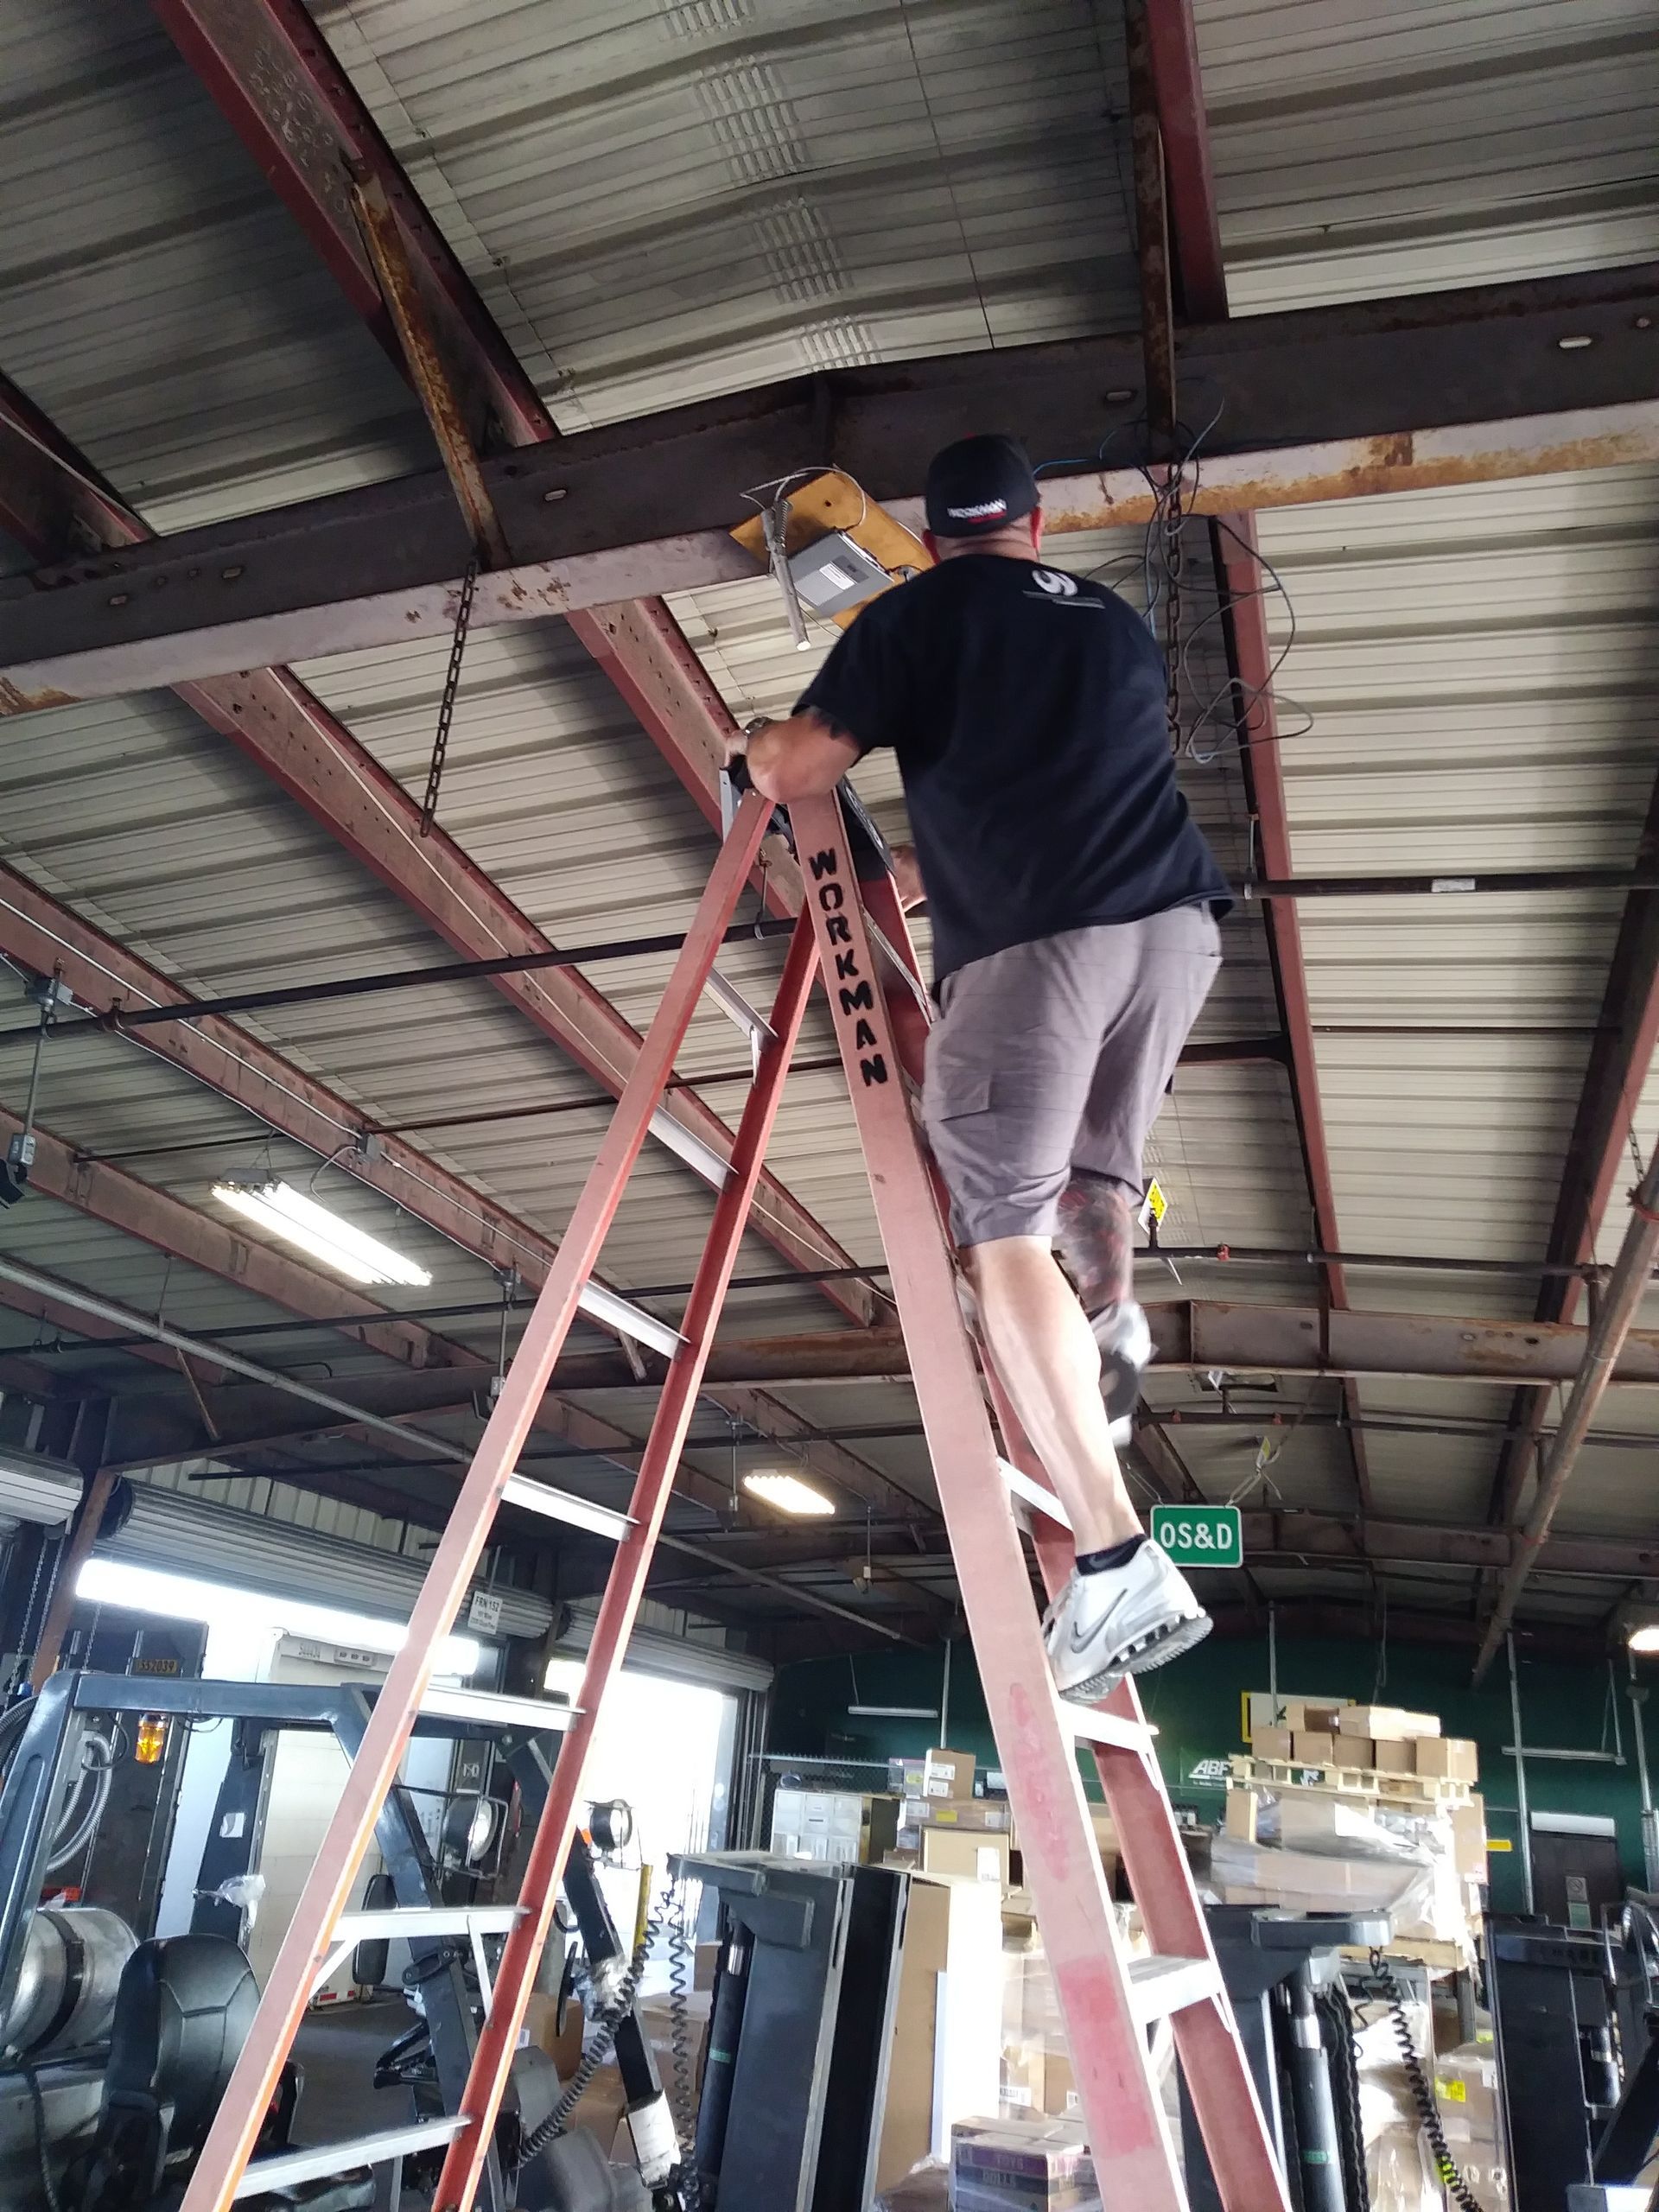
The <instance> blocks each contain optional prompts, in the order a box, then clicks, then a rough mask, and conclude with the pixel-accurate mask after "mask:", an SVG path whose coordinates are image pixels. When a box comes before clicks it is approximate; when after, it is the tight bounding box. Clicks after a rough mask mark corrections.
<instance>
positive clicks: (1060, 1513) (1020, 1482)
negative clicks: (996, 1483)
mask: <svg viewBox="0 0 1659 2212" xmlns="http://www.w3.org/2000/svg"><path fill="white" fill-rule="evenodd" d="M996 1464H997V1465H998V1466H999V1467H1001V1470H1002V1479H1003V1481H1004V1482H1005V1483H1006V1484H1007V1486H1008V1488H1009V1490H1010V1491H1012V1492H1013V1494H1014V1497H1017V1498H1018V1499H1019V1500H1020V1503H1021V1504H1024V1505H1034V1506H1035V1507H1036V1509H1037V1510H1038V1511H1039V1513H1046V1514H1047V1516H1048V1517H1049V1519H1050V1520H1051V1521H1058V1522H1059V1524H1060V1526H1061V1528H1062V1529H1069V1528H1070V1527H1071V1517H1070V1516H1069V1515H1068V1514H1067V1512H1066V1510H1065V1507H1064V1506H1063V1505H1062V1504H1061V1503H1060V1501H1059V1499H1058V1497H1055V1495H1054V1493H1053V1491H1052V1490H1046V1489H1045V1488H1044V1486H1043V1484H1041V1483H1039V1482H1037V1481H1035V1480H1033V1478H1032V1477H1031V1476H1030V1475H1028V1474H1027V1473H1026V1471H1025V1470H1024V1469H1023V1468H1022V1467H1016V1466H1015V1465H1014V1462H1013V1460H1012V1459H998V1460H997V1463H996Z"/></svg>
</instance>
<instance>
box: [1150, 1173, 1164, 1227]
mask: <svg viewBox="0 0 1659 2212" xmlns="http://www.w3.org/2000/svg"><path fill="white" fill-rule="evenodd" d="M1168 1211H1169V1200H1168V1199H1167V1198H1166V1197H1165V1195H1164V1186H1163V1185H1162V1184H1161V1183H1160V1181H1159V1180H1158V1178H1157V1177H1156V1176H1155V1175H1154V1177H1153V1179H1152V1180H1151V1182H1150V1183H1148V1184H1147V1212H1148V1213H1149V1214H1150V1215H1151V1216H1152V1217H1153V1219H1154V1221H1155V1222H1157V1223H1158V1224H1160V1226H1161V1225H1162V1223H1163V1218H1164V1216H1165V1215H1166V1213H1167V1212H1168Z"/></svg>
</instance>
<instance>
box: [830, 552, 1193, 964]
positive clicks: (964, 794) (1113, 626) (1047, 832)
mask: <svg viewBox="0 0 1659 2212" xmlns="http://www.w3.org/2000/svg"><path fill="white" fill-rule="evenodd" d="M806 708H810V709H812V710H813V711H814V712H816V713H817V714H818V715H822V717H823V719H824V720H825V721H829V722H833V723H834V724H835V726H836V728H838V729H840V730H842V731H843V732H844V733H845V734H846V735H847V736H849V738H851V739H852V740H853V741H855V743H856V744H857V745H858V747H859V748H860V750H861V752H868V751H869V750H870V748H871V747H874V746H878V745H890V746H891V747H893V750H894V752H895V753H897V754H898V756H899V771H900V772H901V774H902V775H903V777H904V783H905V797H906V800H907V802H908V804H909V809H910V821H911V829H912V834H913V835H914V837H915V840H916V856H917V859H918V861H919V863H920V866H921V873H922V881H923V884H924V886H925V888H926V892H927V904H928V913H929V917H930V918H931V923H932V927H933V948H934V969H935V975H936V977H937V979H938V981H940V982H943V981H944V977H945V976H949V975H950V974H951V973H952V971H953V970H954V969H957V968H960V967H963V966H964V965H965V964H966V963H968V962H969V961H970V960H981V959H983V958H984V957H986V956H987V955H988V954H989V953H993V952H1001V951H1002V950H1004V949H1005V948H1006V947H1007V946H1008V945H1012V944H1028V943H1030V942H1031V941H1032V940H1033V938H1043V937H1053V936H1055V935H1057V934H1058V932H1059V931H1062V930H1076V929H1084V928H1087V927H1089V926H1090V925H1092V924H1095V923H1097V922H1129V921H1138V920H1140V919H1141V918H1143V917H1144V916H1146V915H1148V914H1161V913H1164V912H1167V910H1168V909H1169V908H1171V907H1172V906H1193V905H1198V904H1201V903H1208V904H1210V905H1211V906H1213V907H1214V908H1215V911H1216V912H1217V914H1220V913H1224V912H1226V911H1227V909H1228V907H1229V906H1230V905H1231V904H1232V900H1231V897H1230V893H1229V891H1228V888H1227V883H1226V880H1225V878H1224V876H1223V874H1222V873H1221V871H1220V869H1219V868H1217V865H1216V861H1215V859H1214V856H1213V855H1212V854H1211V850H1210V848H1209V847H1208V845H1207V844H1205V841H1204V838H1203V836H1202V835H1201V834H1200V832H1199V830H1198V827H1197V825H1196V824H1195V823H1193V821H1192V817H1191V816H1190V815H1189V813H1188V812H1187V807H1186V801H1185V799H1184V798H1182V797H1181V794H1180V792H1179V791H1178V790H1177V789H1176V785H1175V768H1174V762H1173V759H1172V758H1171V754H1170V747H1169V732H1168V724H1167V722H1166V716H1165V671H1164V659H1163V655H1162V654H1161V652H1160V651H1159V649H1158V646H1157V645H1155V644H1154V640H1153V639H1152V638H1151V636H1150V635H1149V633H1148V632H1147V626H1146V625H1145V623H1144V622H1143V621H1141V619H1140V617H1139V616H1138V615H1137V614H1135V612H1134V610H1133V609H1132V608H1131V607H1128V605H1127V604H1126V603H1125V602H1124V601H1122V600H1121V599H1119V598H1118V597H1117V595H1116V593H1114V592H1110V591H1108V590H1106V589H1105V588H1103V586H1101V585H1099V584H1094V583H1087V582H1083V581H1082V580H1081V579H1079V578H1077V577H1075V576H1070V575H1065V574H1063V573H1062V572H1061V571H1060V570H1058V569H1046V568H1043V567H1042V566H1040V565H1039V563H1037V562H1035V561H1016V560H1009V559H1007V558H1006V557H1005V556H1001V555H998V554H975V555H971V556H969V555H960V556H957V557H955V558H953V559H951V560H949V561H942V562H941V563H939V565H938V567H937V568H935V569H926V570H925V571H924V573H923V574H922V575H919V576H917V577H914V578H912V581H911V582H909V583H907V584H903V585H901V586H900V587H899V588H898V589H897V590H896V591H889V592H884V593H883V594H882V595H881V597H880V598H879V599H877V600H874V601H872V602H871V604H870V605H869V606H868V607H866V608H865V609H864V612H863V613H861V615H860V616H859V618H858V620H857V621H856V622H855V623H854V624H853V626H852V627H851V628H850V629H849V631H848V632H847V634H846V635H845V637H843V638H842V640H841V642H840V644H839V645H837V646H836V649H835V651H834V652H832V653H831V654H830V656H829V659H828V660H827V661H826V662H825V663H824V664H823V668H822V669H821V670H820V671H819V672H818V674H817V677H815V678H814V680H813V681H812V683H810V684H809V685H808V686H807V688H806V690H805V691H804V693H803V694H802V695H801V698H800V700H799V702H798V709H797V711H799V710H800V709H806Z"/></svg>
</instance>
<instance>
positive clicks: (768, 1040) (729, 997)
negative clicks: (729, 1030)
mask: <svg viewBox="0 0 1659 2212" xmlns="http://www.w3.org/2000/svg"><path fill="white" fill-rule="evenodd" d="M702 988H703V989H704V991H705V992H706V993H707V994H708V995H709V997H710V998H711V999H713V1001H714V1002H715V1005H716V1006H717V1007H719V1008H720V1010H721V1013H722V1014H725V1015H726V1016H727V1017H728V1020H731V1021H732V1022H733V1023H734V1024H735V1026H736V1027H738V1028H739V1029H741V1030H742V1032H743V1033H744V1034H745V1036H747V1037H751V1038H753V1040H754V1042H755V1043H756V1044H757V1045H775V1044H776V1043H777V1041H778V1040H777V1038H776V1037H775V1036H774V1034H773V1033H772V1024H771V1023H770V1022H769V1021H768V1020H766V1015H765V1014H761V1013H759V1012H758V1011H757V1010H756V1009H755V1008H754V1007H752V1006H751V1005H750V1004H749V1002H748V1001H747V999H746V998H745V997H744V995H743V994H742V992H741V991H740V990H739V989H738V988H737V985H736V984H735V983H734V982H732V981H731V980H730V979H729V977H728V976H722V975H721V972H720V970H719V969H718V968H711V969H709V980H708V982H706V983H705V984H704V985H703V987H702Z"/></svg>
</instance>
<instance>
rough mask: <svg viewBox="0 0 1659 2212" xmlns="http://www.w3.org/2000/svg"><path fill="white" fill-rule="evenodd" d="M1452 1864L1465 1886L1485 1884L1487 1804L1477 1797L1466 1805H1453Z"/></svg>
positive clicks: (1486, 1871)
mask: <svg viewBox="0 0 1659 2212" xmlns="http://www.w3.org/2000/svg"><path fill="white" fill-rule="evenodd" d="M1450 1809H1451V1816H1452V1865H1453V1866H1455V1867H1456V1868H1457V1870H1458V1872H1459V1874H1460V1875H1461V1876H1462V1877H1463V1878H1464V1880H1465V1881H1466V1882H1484V1881H1485V1880H1486V1879H1487V1877H1488V1868H1487V1864H1486V1800H1485V1799H1484V1797H1481V1796H1473V1797H1471V1799H1470V1800H1469V1802H1468V1803H1467V1804H1466V1805H1453V1806H1452V1808H1450Z"/></svg>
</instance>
